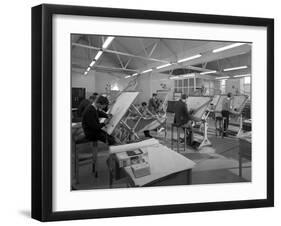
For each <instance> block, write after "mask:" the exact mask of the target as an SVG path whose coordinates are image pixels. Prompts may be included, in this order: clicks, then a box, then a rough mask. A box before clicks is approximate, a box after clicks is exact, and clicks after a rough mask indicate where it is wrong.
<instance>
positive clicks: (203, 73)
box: [200, 71, 217, 75]
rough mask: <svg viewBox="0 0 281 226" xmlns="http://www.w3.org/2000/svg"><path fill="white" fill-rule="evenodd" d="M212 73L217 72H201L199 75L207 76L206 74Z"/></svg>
mask: <svg viewBox="0 0 281 226" xmlns="http://www.w3.org/2000/svg"><path fill="white" fill-rule="evenodd" d="M213 73H217V71H204V72H201V73H200V75H207V74H213Z"/></svg>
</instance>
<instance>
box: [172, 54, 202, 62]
mask: <svg viewBox="0 0 281 226" xmlns="http://www.w3.org/2000/svg"><path fill="white" fill-rule="evenodd" d="M201 56H202V55H201V54H197V55H194V56H191V57H187V58H184V59H181V60H178V63H182V62H185V61H189V60H193V59H197V58H199V57H201Z"/></svg>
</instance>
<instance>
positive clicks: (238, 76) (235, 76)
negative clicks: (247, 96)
mask: <svg viewBox="0 0 281 226" xmlns="http://www.w3.org/2000/svg"><path fill="white" fill-rule="evenodd" d="M248 76H251V74H245V75H234V76H233V77H234V78H240V77H248Z"/></svg>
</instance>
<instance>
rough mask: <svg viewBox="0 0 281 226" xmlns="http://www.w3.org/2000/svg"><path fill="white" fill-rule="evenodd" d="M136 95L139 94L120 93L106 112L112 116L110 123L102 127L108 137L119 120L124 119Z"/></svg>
mask: <svg viewBox="0 0 281 226" xmlns="http://www.w3.org/2000/svg"><path fill="white" fill-rule="evenodd" d="M138 94H139V92H122V93H121V94H120V95H119V96H118V97H117V99H116V100H115V102H114V104H113V105H112V107H111V108H110V110H109V112H108V113H109V114H112V115H113V117H112V118H111V120H110V122H109V123H108V124H107V125H106V126H105V127H103V130H104V131H105V132H107V133H108V134H109V135H110V134H112V132H113V131H114V129H115V128H116V126H117V125H118V123H119V122H120V120H121V119H122V118H123V117H124V115H125V114H126V112H127V111H128V109H129V108H130V106H131V105H132V103H133V102H134V101H135V99H136V97H137V96H138Z"/></svg>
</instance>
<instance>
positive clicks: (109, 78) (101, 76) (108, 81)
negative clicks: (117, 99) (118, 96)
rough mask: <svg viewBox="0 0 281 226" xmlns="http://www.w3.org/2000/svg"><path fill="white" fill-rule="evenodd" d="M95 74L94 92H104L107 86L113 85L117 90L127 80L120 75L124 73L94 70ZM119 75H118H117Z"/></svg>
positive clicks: (124, 84) (122, 86) (125, 83)
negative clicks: (114, 73)
mask: <svg viewBox="0 0 281 226" xmlns="http://www.w3.org/2000/svg"><path fill="white" fill-rule="evenodd" d="M94 75H95V92H98V93H106V91H107V88H110V87H111V88H112V87H115V88H116V89H118V90H123V89H124V88H125V87H126V86H127V84H128V82H129V80H128V79H124V78H122V77H121V76H124V75H117V74H116V75H113V74H109V73H105V72H97V71H96V72H94ZM119 76H120V77H119Z"/></svg>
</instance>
